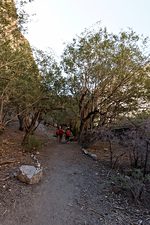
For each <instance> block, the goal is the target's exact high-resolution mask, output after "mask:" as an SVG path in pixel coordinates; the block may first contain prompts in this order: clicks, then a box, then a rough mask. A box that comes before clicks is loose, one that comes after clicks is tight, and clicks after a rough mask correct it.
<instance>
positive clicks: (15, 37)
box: [0, 0, 31, 52]
mask: <svg viewBox="0 0 150 225" xmlns="http://www.w3.org/2000/svg"><path fill="white" fill-rule="evenodd" d="M0 38H1V39H3V41H10V44H11V46H12V47H13V48H17V47H22V46H23V45H26V47H28V48H29V49H30V45H29V42H28V41H27V39H26V38H25V37H24V36H23V34H22V33H21V31H20V30H19V28H18V15H17V11H16V6H15V2H14V0H1V1H0ZM29 51H30V52H31V49H30V50H29Z"/></svg>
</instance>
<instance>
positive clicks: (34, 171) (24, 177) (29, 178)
mask: <svg viewBox="0 0 150 225" xmlns="http://www.w3.org/2000/svg"><path fill="white" fill-rule="evenodd" d="M42 175H43V170H42V168H36V167H35V166H30V165H22V166H20V168H19V172H18V175H17V178H18V179H19V180H20V181H22V182H24V183H27V184H36V183H38V182H39V181H40V180H41V178H42Z"/></svg>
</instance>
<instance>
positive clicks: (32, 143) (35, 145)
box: [25, 135, 42, 151]
mask: <svg viewBox="0 0 150 225" xmlns="http://www.w3.org/2000/svg"><path fill="white" fill-rule="evenodd" d="M25 147H26V149H27V150H28V151H36V150H38V149H40V148H41V147H42V141H41V140H39V139H37V137H35V136H34V135H30V136H29V138H28V142H27V143H26V145H25Z"/></svg>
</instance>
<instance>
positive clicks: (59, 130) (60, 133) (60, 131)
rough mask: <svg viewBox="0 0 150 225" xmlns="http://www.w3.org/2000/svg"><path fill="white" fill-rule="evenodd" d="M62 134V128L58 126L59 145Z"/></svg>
mask: <svg viewBox="0 0 150 225" xmlns="http://www.w3.org/2000/svg"><path fill="white" fill-rule="evenodd" d="M63 134H64V131H63V129H62V127H61V126H60V127H59V129H58V142H59V143H61V141H62V138H63Z"/></svg>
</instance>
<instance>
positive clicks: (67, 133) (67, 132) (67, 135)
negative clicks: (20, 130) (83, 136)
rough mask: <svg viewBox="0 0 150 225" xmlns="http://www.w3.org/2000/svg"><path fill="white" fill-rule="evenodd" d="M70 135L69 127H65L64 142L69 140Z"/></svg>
mask: <svg viewBox="0 0 150 225" xmlns="http://www.w3.org/2000/svg"><path fill="white" fill-rule="evenodd" d="M70 136H71V131H70V128H69V127H67V129H66V132H65V139H66V143H69V141H70Z"/></svg>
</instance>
